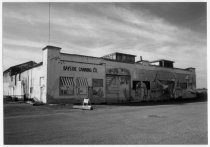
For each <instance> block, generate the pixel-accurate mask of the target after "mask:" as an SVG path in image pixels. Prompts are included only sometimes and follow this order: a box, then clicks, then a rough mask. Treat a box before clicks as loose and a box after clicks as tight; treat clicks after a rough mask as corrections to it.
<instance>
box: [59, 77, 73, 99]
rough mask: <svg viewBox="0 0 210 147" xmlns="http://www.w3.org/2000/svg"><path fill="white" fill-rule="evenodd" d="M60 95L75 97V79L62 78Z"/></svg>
mask: <svg viewBox="0 0 210 147" xmlns="http://www.w3.org/2000/svg"><path fill="white" fill-rule="evenodd" d="M59 83H60V95H63V96H65V95H74V85H75V84H74V79H73V77H60V82H59Z"/></svg>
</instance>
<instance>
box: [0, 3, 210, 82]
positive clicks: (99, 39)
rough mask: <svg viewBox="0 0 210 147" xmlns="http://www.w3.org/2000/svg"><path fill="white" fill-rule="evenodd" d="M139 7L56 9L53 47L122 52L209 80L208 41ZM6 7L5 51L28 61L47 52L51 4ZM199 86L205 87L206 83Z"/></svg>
mask: <svg viewBox="0 0 210 147" xmlns="http://www.w3.org/2000/svg"><path fill="white" fill-rule="evenodd" d="M138 5H140V4H138V3H135V7H133V6H130V3H128V4H124V3H123V4H122V3H119V4H118V3H53V4H51V36H50V37H51V45H55V46H59V47H62V52H67V53H76V54H83V55H89V56H98V57H100V56H103V55H105V54H108V53H111V52H114V51H118V52H124V53H130V54H134V55H137V56H139V55H142V56H143V58H144V59H145V60H155V59H158V58H165V59H170V60H175V61H176V63H175V65H176V66H177V67H181V68H187V67H189V66H194V67H195V68H196V69H197V71H198V75H199V76H198V77H199V79H206V77H207V75H206V74H205V73H206V71H207V69H206V66H205V65H206V64H207V63H206V59H207V57H206V52H207V50H206V36H205V35H204V34H203V33H202V32H198V31H194V30H192V29H191V28H192V27H190V28H187V27H185V26H184V25H177V24H174V23H172V22H171V21H168V20H167V19H166V18H168V17H161V15H156V14H154V13H153V11H151V10H150V9H147V8H146V7H145V8H143V7H140V6H138ZM3 7H4V8H3V47H4V50H6V51H7V50H10V51H11V50H15V46H16V47H17V48H18V50H17V49H16V50H17V52H19V51H20V52H24V53H25V54H26V56H27V58H29V57H30V54H27V53H26V52H27V51H28V49H27V48H33V47H34V48H33V49H34V50H36V52H37V55H38V54H39V53H38V52H40V51H39V50H38V48H40V49H41V48H43V47H44V46H45V45H46V44H47V40H48V25H49V24H48V4H47V3H43V4H40V3H38V4H35V5H33V4H29V5H27V4H22V5H20V4H19V5H18V7H17V5H13V6H11V5H9V6H7V5H4V6H3ZM167 11H170V10H167ZM173 14H174V13H173ZM173 16H174V15H173ZM182 20H184V19H183V18H182ZM186 20H188V19H186ZM196 20H197V19H196ZM190 22H192V21H190ZM183 23H184V22H183ZM186 23H187V22H186ZM192 25H193V24H192ZM198 25H199V24H196V27H197V26H198ZM197 30H199V29H197ZM9 45H10V46H9ZM20 48H24V49H22V50H21V49H20ZM35 48H36V49H35ZM10 53H11V54H13V53H12V52H10ZM26 56H25V57H26ZM37 59H38V58H37ZM195 59H196V60H195ZM4 60H5V62H11V60H10V59H8V58H4ZM202 81H203V80H202ZM199 84H201V85H207V83H206V82H205V81H204V84H202V83H199Z"/></svg>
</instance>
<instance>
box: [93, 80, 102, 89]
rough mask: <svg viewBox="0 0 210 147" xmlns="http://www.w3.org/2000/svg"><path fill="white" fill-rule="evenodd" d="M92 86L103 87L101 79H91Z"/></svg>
mask: <svg viewBox="0 0 210 147" xmlns="http://www.w3.org/2000/svg"><path fill="white" fill-rule="evenodd" d="M93 87H103V79H93Z"/></svg>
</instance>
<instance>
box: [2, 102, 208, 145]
mask: <svg viewBox="0 0 210 147" xmlns="http://www.w3.org/2000/svg"><path fill="white" fill-rule="evenodd" d="M207 140H208V139H207V102H194V103H185V104H174V105H156V106H99V107H97V106H96V109H94V110H93V111H84V110H76V109H70V106H61V107H59V108H58V107H54V108H53V106H52V107H46V106H31V105H27V104H10V105H8V104H6V105H4V143H5V144H207Z"/></svg>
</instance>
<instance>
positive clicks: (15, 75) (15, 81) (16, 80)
mask: <svg viewBox="0 0 210 147" xmlns="http://www.w3.org/2000/svg"><path fill="white" fill-rule="evenodd" d="M16 77H17V75H15V85H16V84H17V79H16Z"/></svg>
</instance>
